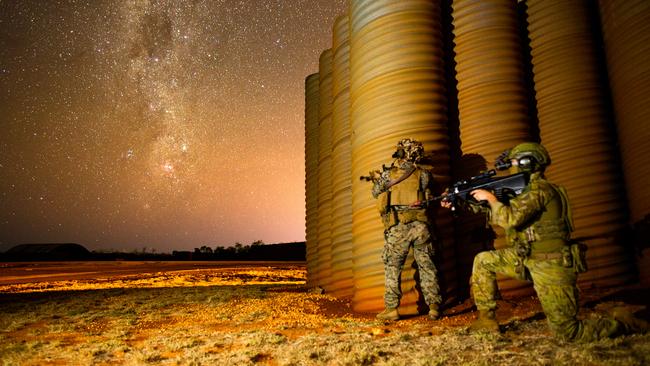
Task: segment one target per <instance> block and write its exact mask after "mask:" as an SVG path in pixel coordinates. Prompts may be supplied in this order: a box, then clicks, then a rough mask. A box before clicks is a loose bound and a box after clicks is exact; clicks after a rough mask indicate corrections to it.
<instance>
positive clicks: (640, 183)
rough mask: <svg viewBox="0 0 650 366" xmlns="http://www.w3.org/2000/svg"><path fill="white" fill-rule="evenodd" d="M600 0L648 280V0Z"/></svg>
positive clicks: (642, 265) (643, 272)
mask: <svg viewBox="0 0 650 366" xmlns="http://www.w3.org/2000/svg"><path fill="white" fill-rule="evenodd" d="M599 3H600V18H601V23H602V32H603V39H604V43H605V54H606V57H607V69H608V73H609V83H610V87H611V93H612V99H613V102H614V113H615V115H616V123H617V130H618V140H619V146H620V152H621V158H622V165H623V173H624V176H625V184H626V186H627V196H628V202H629V209H630V222H631V223H632V224H633V225H634V226H635V228H636V236H637V237H636V243H637V245H639V247H638V249H644V250H643V252H642V254H643V256H641V257H638V258H637V261H638V263H637V264H638V267H639V275H640V278H641V281H642V282H644V283H650V248H648V243H650V190H648V182H650V123H649V121H650V2H648V1H646V0H607V1H604V0H601V1H600V2H599Z"/></svg>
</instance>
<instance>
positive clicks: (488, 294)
mask: <svg viewBox="0 0 650 366" xmlns="http://www.w3.org/2000/svg"><path fill="white" fill-rule="evenodd" d="M519 261H520V259H519V257H517V255H516V253H515V249H514V248H507V249H499V250H493V251H488V252H482V253H479V254H477V255H476V257H475V258H474V268H473V269H472V280H471V282H472V294H473V296H474V302H475V303H476V307H477V309H479V310H494V309H496V306H497V304H496V300H495V299H496V292H497V281H496V273H497V272H498V273H502V274H505V275H507V276H509V277H514V278H519V279H521V277H522V276H520V275H519V274H518V273H517V272H515V267H516V266H517V264H518V262H519ZM524 266H525V267H526V269H527V270H528V272H529V273H530V278H531V279H532V281H533V286H534V288H535V291H536V292H537V296H538V297H539V301H540V303H541V304H542V309H543V310H544V314H546V318H547V320H548V325H549V327H550V328H551V330H552V331H553V333H554V334H555V335H556V336H557V337H559V338H562V339H565V340H574V341H581V342H590V341H594V340H597V339H601V338H606V337H611V336H615V335H619V334H621V333H622V332H623V331H624V328H623V325H622V324H621V323H619V322H617V321H616V320H614V319H611V318H600V319H588V320H577V319H576V315H577V314H578V289H577V287H576V277H577V275H576V274H575V272H574V271H573V268H567V267H564V266H563V265H562V260H561V259H546V260H535V259H530V258H528V259H525V260H524Z"/></svg>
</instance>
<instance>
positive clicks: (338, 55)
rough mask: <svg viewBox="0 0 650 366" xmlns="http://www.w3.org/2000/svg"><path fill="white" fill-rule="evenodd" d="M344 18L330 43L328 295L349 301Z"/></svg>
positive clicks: (351, 276) (351, 284)
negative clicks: (329, 261)
mask: <svg viewBox="0 0 650 366" xmlns="http://www.w3.org/2000/svg"><path fill="white" fill-rule="evenodd" d="M349 29H350V28H349V23H348V16H347V15H344V16H341V17H339V18H337V19H336V21H335V22H334V27H333V39H332V53H333V55H332V57H333V61H332V62H333V64H332V68H333V71H332V75H333V76H332V96H333V100H334V101H333V107H332V284H331V289H330V293H331V294H332V295H334V296H336V297H338V298H351V297H352V294H353V292H354V274H353V271H352V205H351V202H352V146H351V145H350V35H349V34H350V33H349Z"/></svg>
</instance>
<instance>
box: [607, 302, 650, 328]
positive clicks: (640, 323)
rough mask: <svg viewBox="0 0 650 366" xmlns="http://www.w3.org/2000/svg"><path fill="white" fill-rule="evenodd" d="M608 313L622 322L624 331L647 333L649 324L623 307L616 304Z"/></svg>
mask: <svg viewBox="0 0 650 366" xmlns="http://www.w3.org/2000/svg"><path fill="white" fill-rule="evenodd" d="M609 314H610V315H611V316H612V318H614V319H615V320H617V321H619V322H621V323H623V326H624V327H625V331H626V333H647V332H648V330H650V325H649V324H648V322H647V321H645V320H643V319H640V318H637V317H635V316H634V314H633V313H632V312H631V311H630V310H628V309H627V308H625V307H621V306H617V307H615V308H612V309H611V310H609Z"/></svg>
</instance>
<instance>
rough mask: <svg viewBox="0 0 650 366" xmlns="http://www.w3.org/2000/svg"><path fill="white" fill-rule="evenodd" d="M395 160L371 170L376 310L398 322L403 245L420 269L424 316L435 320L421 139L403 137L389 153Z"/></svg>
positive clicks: (427, 188) (427, 173) (435, 294)
mask: <svg viewBox="0 0 650 366" xmlns="http://www.w3.org/2000/svg"><path fill="white" fill-rule="evenodd" d="M393 158H395V161H394V162H393V164H392V165H391V166H390V167H385V168H384V171H383V172H379V171H374V172H372V173H371V179H372V181H373V183H374V184H373V187H372V195H373V197H375V198H378V208H379V212H380V214H381V218H382V221H383V223H384V239H385V241H384V251H383V254H382V259H383V262H384V271H385V292H384V304H385V309H384V311H382V312H381V313H379V314H377V318H379V319H384V320H398V319H399V313H398V312H397V307H398V306H399V303H400V299H401V297H402V292H401V289H400V275H401V273H402V268H403V266H404V262H405V261H406V256H407V255H408V252H409V249H410V247H411V246H412V247H413V254H414V257H415V261H416V263H417V266H418V270H419V273H420V280H421V283H420V288H421V290H422V294H423V295H424V299H425V301H426V303H427V305H428V306H429V318H431V319H438V317H439V304H440V301H441V297H440V294H439V292H440V289H439V286H438V279H437V275H436V267H435V265H434V263H433V260H432V256H433V254H434V249H433V241H434V240H436V237H435V234H434V232H433V230H432V228H433V225H432V221H431V220H430V219H431V217H430V214H429V213H430V210H429V209H428V205H427V200H428V199H430V198H431V195H432V192H431V187H432V184H433V177H432V175H431V172H430V171H429V170H427V169H424V168H423V167H422V166H420V165H419V163H421V162H422V160H423V158H424V148H423V147H422V143H421V142H418V141H415V140H412V139H408V138H406V139H403V140H401V141H399V142H398V143H397V151H396V152H395V153H394V154H393Z"/></svg>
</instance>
